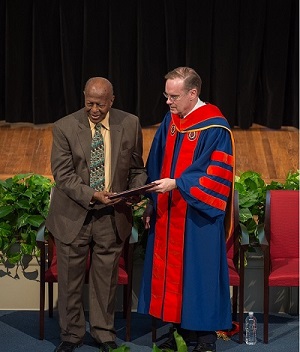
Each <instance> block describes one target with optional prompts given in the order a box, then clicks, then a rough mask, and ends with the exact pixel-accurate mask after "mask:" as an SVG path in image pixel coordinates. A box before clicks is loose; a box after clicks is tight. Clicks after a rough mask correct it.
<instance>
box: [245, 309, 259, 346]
mask: <svg viewBox="0 0 300 352" xmlns="http://www.w3.org/2000/svg"><path fill="white" fill-rule="evenodd" d="M245 327H246V344H247V345H255V344H256V341H257V340H256V329H257V320H256V318H255V316H254V313H253V312H249V313H248V316H247V317H246V320H245Z"/></svg>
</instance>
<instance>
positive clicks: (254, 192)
mask: <svg viewBox="0 0 300 352" xmlns="http://www.w3.org/2000/svg"><path fill="white" fill-rule="evenodd" d="M234 187H235V189H236V190H237V191H238V193H239V216H240V225H241V229H242V231H243V232H244V233H246V234H247V235H248V236H249V244H250V247H249V250H250V251H251V249H253V247H256V246H258V245H259V242H260V239H261V238H262V236H263V231H264V218H265V201H266V192H267V190H271V189H292V190H297V189H299V170H297V171H296V172H291V171H290V172H289V173H288V175H287V177H286V180H285V182H284V183H280V182H276V181H272V182H271V183H270V184H266V183H265V181H264V180H263V179H262V177H261V175H260V174H259V173H257V172H255V171H251V170H250V171H246V172H243V173H242V174H241V175H240V176H236V177H235V185H234Z"/></svg>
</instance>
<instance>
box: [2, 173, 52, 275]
mask: <svg viewBox="0 0 300 352" xmlns="http://www.w3.org/2000/svg"><path fill="white" fill-rule="evenodd" d="M52 186H53V183H52V181H51V180H50V179H48V178H46V177H44V176H41V175H37V174H32V173H28V174H18V175H15V176H13V177H11V178H8V179H6V180H4V181H0V261H1V262H2V263H4V264H6V265H9V264H12V265H17V267H18V266H19V265H21V266H22V268H23V269H24V267H25V266H26V265H27V264H28V262H29V261H30V260H31V259H32V256H36V255H37V254H38V248H37V247H36V233H37V229H38V227H39V226H40V224H41V223H42V222H43V221H44V220H45V218H46V216H47V213H48V208H49V196H50V190H51V188H52Z"/></svg>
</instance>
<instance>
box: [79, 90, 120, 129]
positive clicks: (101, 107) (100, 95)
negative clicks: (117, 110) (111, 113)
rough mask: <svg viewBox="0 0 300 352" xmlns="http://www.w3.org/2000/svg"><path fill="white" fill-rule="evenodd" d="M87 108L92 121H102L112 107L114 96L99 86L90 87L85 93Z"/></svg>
mask: <svg viewBox="0 0 300 352" xmlns="http://www.w3.org/2000/svg"><path fill="white" fill-rule="evenodd" d="M84 101H85V110H86V112H87V115H88V118H89V119H90V121H91V122H93V123H95V124H97V123H98V122H100V121H102V120H103V119H104V118H105V116H106V114H107V112H108V110H109V109H110V108H111V106H112V104H113V101H114V96H113V95H112V94H111V93H110V92H108V91H106V90H105V89H101V88H99V87H95V86H93V87H89V88H87V89H86V91H85V95H84Z"/></svg>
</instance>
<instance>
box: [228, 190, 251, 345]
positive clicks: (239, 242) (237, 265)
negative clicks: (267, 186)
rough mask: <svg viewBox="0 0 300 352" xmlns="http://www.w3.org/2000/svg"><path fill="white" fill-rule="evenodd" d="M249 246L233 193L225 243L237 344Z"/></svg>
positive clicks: (240, 329)
mask: <svg viewBox="0 0 300 352" xmlns="http://www.w3.org/2000/svg"><path fill="white" fill-rule="evenodd" d="M248 246H249V236H248V235H247V234H244V233H243V231H241V227H240V224H239V194H238V191H236V190H235V191H234V225H233V234H232V236H231V237H230V239H229V240H228V241H227V263H228V270H229V285H230V286H232V319H233V321H236V320H237V307H239V318H238V323H239V343H243V323H244V282H245V269H244V261H245V252H246V251H247V249H248Z"/></svg>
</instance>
